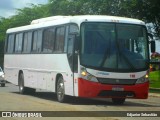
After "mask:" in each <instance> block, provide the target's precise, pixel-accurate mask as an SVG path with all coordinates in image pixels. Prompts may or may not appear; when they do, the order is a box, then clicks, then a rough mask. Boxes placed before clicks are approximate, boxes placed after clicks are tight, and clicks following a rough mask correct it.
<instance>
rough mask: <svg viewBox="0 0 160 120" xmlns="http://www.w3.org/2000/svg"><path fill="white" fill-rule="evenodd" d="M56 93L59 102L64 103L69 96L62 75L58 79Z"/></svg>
mask: <svg viewBox="0 0 160 120" xmlns="http://www.w3.org/2000/svg"><path fill="white" fill-rule="evenodd" d="M56 94H57V100H58V101H59V102H61V103H63V102H65V101H66V99H67V98H66V97H67V96H66V95H65V89H64V80H63V77H62V76H60V77H59V78H58V80H57V85H56Z"/></svg>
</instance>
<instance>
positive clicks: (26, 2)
mask: <svg viewBox="0 0 160 120" xmlns="http://www.w3.org/2000/svg"><path fill="white" fill-rule="evenodd" d="M46 3H48V0H1V1H0V16H2V17H9V16H12V15H14V14H16V9H21V8H24V7H27V6H30V4H36V5H37V4H46Z"/></svg>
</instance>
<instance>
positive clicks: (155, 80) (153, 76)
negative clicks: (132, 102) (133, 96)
mask: <svg viewBox="0 0 160 120" xmlns="http://www.w3.org/2000/svg"><path fill="white" fill-rule="evenodd" d="M149 79H150V87H152V88H160V71H153V72H150V75H149Z"/></svg>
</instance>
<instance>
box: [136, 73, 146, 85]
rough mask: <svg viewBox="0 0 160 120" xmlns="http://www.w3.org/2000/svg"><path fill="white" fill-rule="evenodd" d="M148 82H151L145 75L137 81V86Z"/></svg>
mask: <svg viewBox="0 0 160 120" xmlns="http://www.w3.org/2000/svg"><path fill="white" fill-rule="evenodd" d="M147 81H149V79H148V76H147V75H145V76H143V77H141V78H139V79H138V80H137V81H136V84H140V83H145V82H147Z"/></svg>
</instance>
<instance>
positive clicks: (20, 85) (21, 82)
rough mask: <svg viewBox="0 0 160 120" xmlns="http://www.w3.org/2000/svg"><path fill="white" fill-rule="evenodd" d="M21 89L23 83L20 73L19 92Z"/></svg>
mask: <svg viewBox="0 0 160 120" xmlns="http://www.w3.org/2000/svg"><path fill="white" fill-rule="evenodd" d="M23 89H24V85H23V77H22V75H20V84H19V90H20V93H22V92H23Z"/></svg>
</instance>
